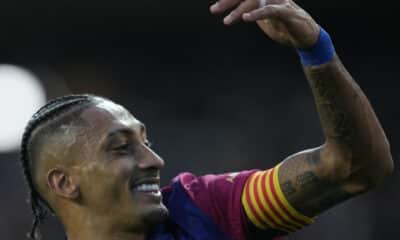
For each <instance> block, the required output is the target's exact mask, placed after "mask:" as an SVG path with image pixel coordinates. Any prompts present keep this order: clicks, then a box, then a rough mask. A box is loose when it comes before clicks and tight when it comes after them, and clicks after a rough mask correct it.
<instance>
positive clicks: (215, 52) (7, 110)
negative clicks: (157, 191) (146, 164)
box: [0, 0, 400, 240]
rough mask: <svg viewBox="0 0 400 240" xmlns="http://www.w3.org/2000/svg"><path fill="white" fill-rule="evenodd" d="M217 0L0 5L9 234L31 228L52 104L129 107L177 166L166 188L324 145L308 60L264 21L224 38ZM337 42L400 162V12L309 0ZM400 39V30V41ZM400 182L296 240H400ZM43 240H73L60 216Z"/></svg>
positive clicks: (0, 175) (169, 169)
mask: <svg viewBox="0 0 400 240" xmlns="http://www.w3.org/2000/svg"><path fill="white" fill-rule="evenodd" d="M211 4H212V2H211V1H183V0H176V1H172V2H171V1H168V2H164V1H103V0H97V1H94V0H86V1H65V0H59V1H49V0H42V1H29V2H28V1H21V0H13V1H10V0H3V1H2V3H1V7H0V29H1V34H0V112H1V118H0V194H1V198H0V236H1V239H7V240H14V239H15V240H20V239H21V240H22V239H25V238H24V237H25V234H26V232H27V231H28V230H29V227H30V224H31V221H32V217H31V215H30V210H29V206H28V204H27V203H26V196H27V193H26V188H25V185H24V183H23V180H22V173H21V170H20V168H19V165H18V146H17V144H18V142H19V140H20V137H19V136H20V134H21V129H22V128H23V126H24V124H25V123H26V122H27V120H28V119H29V117H30V115H31V114H32V113H33V112H34V111H35V110H36V109H37V108H38V106H39V105H41V104H43V102H44V101H46V100H48V99H50V98H54V97H57V96H61V95H64V94H69V93H94V94H98V95H102V96H105V97H108V98H111V99H112V100H114V101H116V102H118V103H121V104H123V105H124V106H126V107H127V108H128V109H129V110H131V111H132V113H133V114H134V115H135V116H136V117H137V118H139V119H140V120H142V121H143V122H144V123H145V124H146V125H147V128H148V133H149V135H150V140H151V141H152V142H153V143H154V149H155V150H156V151H157V152H158V153H159V154H160V155H161V156H162V157H163V158H164V159H165V160H166V163H167V165H166V168H165V169H164V170H163V172H162V177H163V179H162V182H163V184H167V183H168V181H169V179H171V178H172V177H173V176H175V175H176V174H177V173H179V172H182V171H191V172H193V173H195V174H199V175H201V174H205V173H221V172H229V171H239V170H243V169H251V168H268V167H271V166H273V165H275V164H277V163H278V162H279V161H281V160H282V159H284V158H285V157H286V156H288V155H290V154H292V153H294V152H297V151H300V150H303V149H306V148H310V147H315V146H318V145H319V144H321V143H322V141H323V136H322V134H321V129H320V125H319V121H318V115H317V113H316V110H315V107H314V103H313V99H312V96H311V92H310V91H309V88H308V85H307V82H306V80H305V77H304V76H303V73H302V70H301V66H300V64H299V61H298V57H297V56H296V54H295V52H294V51H292V50H291V49H287V48H285V47H282V46H279V45H277V44H274V43H273V42H272V41H270V40H269V39H267V38H266V37H265V36H264V35H263V34H262V32H261V31H260V30H259V29H258V28H257V26H256V25H255V24H244V23H239V24H237V25H235V26H232V27H225V26H224V25H223V24H222V23H221V21H222V17H216V16H212V15H210V14H209V12H208V7H209V6H210V5H211ZM298 4H300V5H301V6H303V7H304V8H305V9H306V10H308V11H309V12H310V13H311V14H312V15H313V16H314V18H315V19H316V20H317V21H318V22H319V23H320V24H321V25H323V26H324V28H325V29H326V30H328V32H329V33H330V34H331V36H332V38H333V40H334V43H335V46H336V50H337V52H338V54H339V55H340V57H341V59H342V61H343V62H344V64H345V65H346V66H347V68H348V70H349V71H350V72H351V73H352V75H353V76H354V78H355V79H356V80H357V81H358V83H359V84H360V86H361V87H362V89H363V90H364V92H365V93H366V95H367V96H368V97H369V99H370V101H371V103H372V105H373V106H374V108H375V111H376V113H377V115H378V117H379V119H380V121H381V123H382V125H383V127H384V129H385V130H386V134H387V136H388V138H389V140H390V142H391V146H392V153H393V157H394V158H395V160H396V161H397V159H398V158H399V157H400V153H399V147H398V146H399V144H400V128H398V127H397V125H396V124H398V121H399V119H400V118H399V117H400V110H399V108H398V105H397V104H398V92H399V86H400V83H399V79H398V76H399V73H400V69H399V67H398V65H399V60H398V56H399V53H400V47H399V45H398V43H399V40H400V39H399V37H397V34H396V32H397V31H398V26H397V25H398V20H396V19H397V16H396V14H397V15H398V9H396V8H395V7H394V6H391V5H390V3H388V2H386V3H382V4H377V3H372V2H367V1H358V0H357V1H345V0H336V1H317V0H310V1H305V0H301V1H298ZM396 29H397V30H396ZM398 175H399V174H398V171H396V173H395V174H394V175H393V176H392V177H390V178H388V179H387V181H386V183H385V184H383V185H382V186H380V187H378V188H377V189H375V190H374V191H373V192H371V193H368V194H366V195H363V196H361V197H358V198H356V199H354V200H352V201H349V202H347V203H344V204H342V205H340V206H337V207H335V208H333V209H332V210H330V211H328V212H326V213H325V214H323V215H321V216H320V217H319V218H318V221H317V222H316V224H314V225H313V226H310V227H308V228H306V229H304V230H302V231H300V232H298V233H296V234H294V235H292V236H290V237H289V238H288V239H304V240H305V239H319V240H331V239H338V238H340V239H342V240H347V239H352V240H369V239H399V237H400V228H398V224H399V223H400V214H399V213H400V209H399V207H398V204H399V200H400V191H399V189H398V185H399V183H400V177H399V176H398ZM43 234H44V239H45V240H47V239H62V237H63V230H62V228H61V226H60V225H59V223H58V222H57V221H56V220H55V219H49V221H48V222H47V223H46V224H45V226H44V227H43Z"/></svg>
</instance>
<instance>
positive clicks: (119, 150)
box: [112, 143, 133, 154]
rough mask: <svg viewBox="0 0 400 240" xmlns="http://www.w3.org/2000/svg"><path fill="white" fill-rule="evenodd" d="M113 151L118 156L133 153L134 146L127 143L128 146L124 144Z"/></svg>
mask: <svg viewBox="0 0 400 240" xmlns="http://www.w3.org/2000/svg"><path fill="white" fill-rule="evenodd" d="M112 151H113V152H116V153H118V154H128V153H133V146H132V144H130V143H127V144H123V145H120V146H118V147H115V148H113V149H112Z"/></svg>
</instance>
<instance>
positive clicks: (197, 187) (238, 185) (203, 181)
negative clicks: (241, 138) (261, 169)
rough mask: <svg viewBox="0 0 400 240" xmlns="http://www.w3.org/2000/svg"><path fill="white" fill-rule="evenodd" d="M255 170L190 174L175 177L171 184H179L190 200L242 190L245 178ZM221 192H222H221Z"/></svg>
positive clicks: (184, 173) (185, 173)
mask: <svg viewBox="0 0 400 240" xmlns="http://www.w3.org/2000/svg"><path fill="white" fill-rule="evenodd" d="M255 171H257V170H246V171H240V172H230V173H222V174H207V175H202V176H196V175H194V174H193V173H190V172H183V173H180V174H179V175H177V176H176V177H175V178H174V179H173V180H172V182H179V183H180V184H181V185H182V187H183V188H184V189H185V191H186V192H187V193H188V194H189V196H190V197H191V198H192V199H196V198H198V197H200V196H199V195H203V196H204V195H208V194H206V193H209V194H213V193H216V192H218V193H223V192H224V190H227V191H230V190H232V189H233V188H234V189H237V190H239V189H242V188H243V186H244V184H245V182H246V180H247V178H248V177H249V176H250V175H251V174H252V173H254V172H255ZM221 191H222V192H221Z"/></svg>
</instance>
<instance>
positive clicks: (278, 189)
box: [273, 163, 314, 224]
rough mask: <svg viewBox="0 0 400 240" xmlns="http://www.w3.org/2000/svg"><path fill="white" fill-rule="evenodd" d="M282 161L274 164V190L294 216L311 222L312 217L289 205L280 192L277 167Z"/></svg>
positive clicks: (308, 222)
mask: <svg viewBox="0 0 400 240" xmlns="http://www.w3.org/2000/svg"><path fill="white" fill-rule="evenodd" d="M281 164H282V163H280V164H279V165H278V166H276V169H275V172H276V173H275V174H274V176H273V179H274V187H275V189H276V192H277V194H278V197H279V199H280V200H281V201H282V203H283V205H284V206H285V207H286V209H287V210H288V211H289V212H290V213H291V214H292V215H293V216H294V217H296V218H298V219H301V220H303V221H304V222H306V223H307V224H312V223H313V222H314V220H313V219H311V218H309V217H307V216H304V215H303V214H301V213H299V212H298V211H297V210H296V209H294V208H293V207H292V205H290V203H289V202H288V201H287V199H286V197H285V195H284V194H283V192H282V189H281V186H280V184H279V167H280V166H281Z"/></svg>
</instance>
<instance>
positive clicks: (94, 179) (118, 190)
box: [81, 161, 133, 203]
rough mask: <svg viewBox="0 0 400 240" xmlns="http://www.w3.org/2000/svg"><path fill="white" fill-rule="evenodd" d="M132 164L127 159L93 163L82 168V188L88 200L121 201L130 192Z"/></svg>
mask: <svg viewBox="0 0 400 240" xmlns="http://www.w3.org/2000/svg"><path fill="white" fill-rule="evenodd" d="M132 167H133V166H132V165H131V164H129V162H127V161H118V162H117V161H115V162H111V163H109V164H97V163H91V164H88V165H87V166H85V167H83V168H82V171H81V173H82V181H81V188H82V189H81V190H82V195H83V197H84V198H86V199H87V200H88V201H90V202H93V201H96V202H98V201H102V202H104V203H105V202H110V201H114V202H115V201H117V202H118V201H119V200H120V199H121V198H123V197H124V196H125V195H126V193H127V192H128V191H127V190H128V185H127V184H128V181H129V178H130V176H131V173H132V170H131V169H132Z"/></svg>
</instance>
